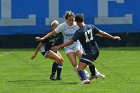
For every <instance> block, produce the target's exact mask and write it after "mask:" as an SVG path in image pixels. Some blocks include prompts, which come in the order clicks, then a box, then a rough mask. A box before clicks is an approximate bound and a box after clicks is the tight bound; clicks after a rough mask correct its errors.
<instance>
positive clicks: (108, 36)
mask: <svg viewBox="0 0 140 93" xmlns="http://www.w3.org/2000/svg"><path fill="white" fill-rule="evenodd" d="M97 35H99V36H101V37H106V38H110V39H113V40H118V41H120V40H121V38H120V37H119V36H112V35H110V34H108V33H106V32H104V31H99V32H98V33H97Z"/></svg>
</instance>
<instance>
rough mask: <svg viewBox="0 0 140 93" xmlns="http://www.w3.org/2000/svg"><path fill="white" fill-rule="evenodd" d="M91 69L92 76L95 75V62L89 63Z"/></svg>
mask: <svg viewBox="0 0 140 93" xmlns="http://www.w3.org/2000/svg"><path fill="white" fill-rule="evenodd" d="M89 70H90V72H91V76H95V66H94V64H90V65H89Z"/></svg>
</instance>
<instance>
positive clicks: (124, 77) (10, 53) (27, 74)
mask: <svg viewBox="0 0 140 93" xmlns="http://www.w3.org/2000/svg"><path fill="white" fill-rule="evenodd" d="M33 51H34V49H13V50H12V49H0V93H140V48H126V47H124V48H101V49H100V56H99V58H98V59H97V60H96V63H95V64H96V67H97V69H98V70H99V71H100V72H102V73H104V74H105V75H106V79H104V80H101V79H94V80H92V81H91V84H89V85H82V84H80V80H79V78H78V76H77V75H76V73H75V72H74V70H73V68H72V66H71V64H70V62H69V60H68V58H67V57H66V54H65V53H64V51H63V50H61V51H60V53H61V54H62V55H63V57H64V59H65V63H64V67H63V72H62V78H63V80H62V81H51V80H49V76H50V72H51V65H52V62H53V61H52V60H50V59H44V58H43V57H42V55H41V54H40V53H39V54H38V56H37V58H36V59H35V60H34V61H32V60H30V57H31V55H32V54H33Z"/></svg>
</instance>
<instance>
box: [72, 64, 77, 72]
mask: <svg viewBox="0 0 140 93" xmlns="http://www.w3.org/2000/svg"><path fill="white" fill-rule="evenodd" d="M73 68H74V71H75V72H76V73H77V68H78V65H77V66H76V67H73Z"/></svg>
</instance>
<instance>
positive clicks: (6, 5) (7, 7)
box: [0, 0, 36, 26]
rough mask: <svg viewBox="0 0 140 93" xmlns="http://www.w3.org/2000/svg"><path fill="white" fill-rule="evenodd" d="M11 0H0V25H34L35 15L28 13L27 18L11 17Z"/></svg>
mask: <svg viewBox="0 0 140 93" xmlns="http://www.w3.org/2000/svg"><path fill="white" fill-rule="evenodd" d="M11 12H12V5H11V0H1V19H0V26H23V25H24V26H30V25H36V15H29V18H16V19H13V18H12V16H11V15H12V14H11Z"/></svg>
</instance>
